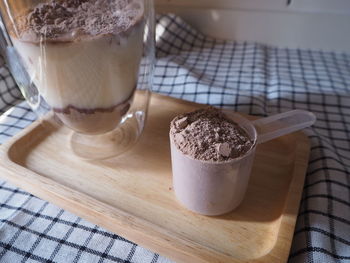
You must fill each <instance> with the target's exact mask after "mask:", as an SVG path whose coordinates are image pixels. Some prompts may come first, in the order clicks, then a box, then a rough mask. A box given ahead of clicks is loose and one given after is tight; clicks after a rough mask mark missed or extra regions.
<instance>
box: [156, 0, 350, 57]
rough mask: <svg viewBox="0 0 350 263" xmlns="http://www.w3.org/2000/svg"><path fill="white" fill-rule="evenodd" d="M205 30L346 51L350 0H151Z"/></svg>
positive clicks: (224, 35)
mask: <svg viewBox="0 0 350 263" xmlns="http://www.w3.org/2000/svg"><path fill="white" fill-rule="evenodd" d="M156 4H157V9H158V11H160V12H173V13H176V14H179V15H180V16H182V17H183V18H184V19H185V20H186V21H188V22H189V23H191V24H192V25H194V26H195V27H196V28H198V29H199V30H200V31H202V32H203V33H205V34H208V35H211V36H214V37H218V38H229V39H234V40H240V41H257V42H261V43H266V44H271V45H277V46H281V47H291V48H298V47H301V48H311V49H322V50H335V51H348V52H350V0H290V1H288V0H156Z"/></svg>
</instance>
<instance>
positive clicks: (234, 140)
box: [170, 107, 253, 162]
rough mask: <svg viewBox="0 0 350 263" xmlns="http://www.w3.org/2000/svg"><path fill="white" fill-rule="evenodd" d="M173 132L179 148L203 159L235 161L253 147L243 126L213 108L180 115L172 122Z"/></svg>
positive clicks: (171, 131)
mask: <svg viewBox="0 0 350 263" xmlns="http://www.w3.org/2000/svg"><path fill="white" fill-rule="evenodd" d="M170 134H171V136H172V138H173V141H174V144H175V145H176V147H177V148H178V149H179V150H180V151H182V152H183V153H184V154H186V155H189V156H191V157H192V158H195V159H197V160H203V161H213V162H222V161H228V160H232V159H235V158H238V157H240V156H243V155H244V154H245V153H247V152H248V151H249V150H250V149H251V148H252V146H253V142H252V140H251V139H250V138H249V136H248V134H247V133H246V132H245V131H244V130H243V129H242V128H240V127H239V126H238V125H237V124H236V123H235V122H233V121H232V120H230V119H229V118H228V117H227V116H226V115H225V114H224V113H223V112H221V111H220V110H218V109H216V108H213V107H208V108H205V109H200V110H197V111H194V112H190V113H186V114H182V115H179V116H178V117H176V118H175V119H174V120H173V121H172V122H171V125H170Z"/></svg>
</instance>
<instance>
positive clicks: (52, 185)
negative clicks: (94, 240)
mask: <svg viewBox="0 0 350 263" xmlns="http://www.w3.org/2000/svg"><path fill="white" fill-rule="evenodd" d="M152 97H164V96H163V95H158V94H152ZM168 98H169V97H167V99H168ZM170 99H174V100H178V101H181V102H182V103H183V100H180V99H175V98H170ZM252 118H254V117H252ZM41 123H42V120H37V121H35V122H33V123H32V124H30V125H29V126H28V127H27V128H25V129H23V130H22V131H21V132H20V133H18V134H16V135H15V136H14V137H12V138H11V139H9V141H8V142H6V143H4V144H3V145H0V162H1V163H2V164H3V165H1V166H0V171H1V175H0V176H1V177H2V178H3V179H5V180H7V181H9V182H10V183H13V184H14V185H16V186H18V187H20V188H22V189H24V190H26V191H28V192H30V193H33V194H34V195H35V196H37V197H39V198H41V199H43V200H47V201H49V202H51V203H53V204H55V205H57V206H59V207H61V208H63V209H66V210H67V211H70V212H71V213H73V214H75V215H77V216H79V217H82V218H84V219H86V220H88V221H91V222H93V223H94V224H97V225H100V226H102V227H104V228H106V229H107V230H109V231H111V232H114V233H117V234H118V235H120V236H123V237H125V238H126V239H129V240H130V241H133V242H135V243H137V244H139V245H141V246H143V247H145V248H147V249H150V250H153V251H155V252H156V253H159V254H162V255H164V256H166V257H169V258H170V259H174V260H176V262H189V261H188V260H189V259H193V260H196V261H195V262H203V263H208V262H232V263H243V262H252V263H260V262H261V263H263V262H269V263H270V262H271V263H272V262H276V263H277V262H282V261H281V260H286V261H287V259H288V255H289V250H290V246H291V241H292V238H293V233H294V227H295V223H296V219H297V215H298V208H299V202H300V200H301V193H302V189H303V185H304V179H305V174H306V169H307V165H308V162H307V161H305V158H304V161H303V163H304V165H303V166H302V167H300V163H299V162H298V161H297V159H295V161H294V168H293V175H292V180H291V182H290V187H289V192H288V194H287V195H286V201H285V207H284V210H283V213H282V215H281V217H280V218H278V219H277V220H280V224H279V226H280V229H279V232H278V235H277V240H276V243H275V246H274V247H273V248H272V250H271V251H270V252H269V253H268V254H267V255H265V256H263V257H261V258H257V259H254V260H240V259H235V258H232V257H231V256H229V255H224V254H222V253H218V252H217V251H215V250H213V249H211V248H208V247H203V246H202V245H200V244H197V243H195V242H193V241H191V240H189V239H186V238H184V237H182V236H181V235H179V234H176V233H173V232H170V231H167V230H164V229H162V228H161V227H159V226H157V225H155V224H153V223H152V222H149V221H147V220H144V219H142V218H139V217H137V216H134V215H132V214H129V213H127V212H125V211H123V210H121V209H118V208H116V207H113V206H111V205H108V204H105V203H104V202H102V201H98V200H96V199H94V198H93V197H91V196H89V195H86V194H84V193H81V192H79V191H77V190H73V189H71V188H69V187H67V186H64V185H62V184H60V183H57V182H56V181H54V180H52V179H49V178H46V177H44V176H42V175H40V174H37V173H35V172H33V171H31V170H29V169H27V168H25V167H23V166H21V165H19V164H17V163H15V162H14V161H12V160H11V157H10V156H9V152H10V151H11V149H12V147H13V146H14V145H15V144H16V143H17V142H18V141H19V140H20V139H21V138H22V137H25V136H28V134H31V132H33V131H34V130H35V129H39V128H40V125H41ZM293 136H297V137H298V144H297V146H296V150H295V152H296V156H295V157H296V158H297V157H300V156H298V153H300V152H302V151H305V150H306V151H305V152H306V154H305V155H307V156H304V157H306V159H307V160H308V156H309V153H310V141H309V138H308V137H307V136H306V135H305V134H304V133H303V132H296V133H294V134H293ZM300 159H303V158H300ZM298 165H299V167H297V166H298ZM78 197H79V198H78ZM82 197H83V198H82ZM82 200H84V202H82ZM72 206H74V207H75V209H74V211H72V210H71V207H72ZM96 206H98V207H100V208H101V209H100V210H94V209H92V208H91V207H96ZM286 211H289V213H286ZM96 219H97V220H96ZM281 225H284V226H289V227H286V229H283V231H281ZM125 229H127V230H125ZM288 237H289V238H290V242H289V246H288V249H287V248H286V247H285V245H283V244H281V242H279V241H282V240H283V239H288ZM281 251H284V253H283V254H284V256H283V259H282V258H281V257H276V255H275V254H279V255H280V254H281ZM276 252H278V253H276ZM179 255H180V256H179ZM192 262H193V261H192Z"/></svg>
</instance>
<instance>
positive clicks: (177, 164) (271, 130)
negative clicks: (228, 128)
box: [170, 110, 316, 215]
mask: <svg viewBox="0 0 350 263" xmlns="http://www.w3.org/2000/svg"><path fill="white" fill-rule="evenodd" d="M224 112H225V114H226V116H227V117H228V118H230V119H231V120H233V121H234V122H236V123H237V124H238V125H239V126H240V127H241V128H243V129H244V130H245V131H246V133H247V134H248V135H249V137H250V138H251V140H252V142H253V147H252V148H251V149H250V150H249V151H248V152H247V153H245V155H243V156H241V157H239V158H235V159H232V160H229V161H224V162H212V161H202V160H197V159H194V158H192V157H190V156H188V155H185V154H184V153H183V152H181V151H180V150H179V149H178V148H177V147H176V145H175V144H174V142H173V139H172V136H171V134H170V145H171V161H172V171H173V186H174V191H175V195H176V197H177V199H178V201H179V202H180V203H181V204H182V205H183V206H185V207H186V208H187V209H189V210H191V211H193V212H196V213H199V214H203V215H221V214H225V213H228V212H230V211H232V210H233V209H235V208H236V207H237V206H238V205H239V204H240V203H241V202H242V200H243V198H244V195H245V193H246V190H247V186H248V181H249V177H250V172H251V168H252V166H253V161H254V155H255V150H256V146H257V145H258V144H260V143H264V142H267V141H269V140H272V139H275V138H277V137H280V136H283V135H286V134H289V133H292V132H294V131H298V130H301V129H303V128H306V127H309V126H311V125H312V124H314V123H315V121H316V117H315V115H314V114H313V113H311V112H308V111H303V110H292V111H288V112H284V113H281V114H277V115H273V116H270V117H267V118H262V119H259V120H256V121H249V120H248V119H246V118H244V117H242V116H241V115H239V114H237V113H233V112H232V111H224Z"/></svg>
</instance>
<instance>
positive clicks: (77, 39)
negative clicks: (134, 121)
mask: <svg viewBox="0 0 350 263" xmlns="http://www.w3.org/2000/svg"><path fill="white" fill-rule="evenodd" d="M144 24H145V23H144V4H143V0H51V1H48V2H45V3H40V4H38V5H37V6H35V7H34V8H32V9H31V10H28V11H27V12H25V13H24V14H21V15H20V16H18V17H16V18H15V25H16V27H14V28H13V30H11V32H10V34H11V38H12V41H13V43H14V46H15V48H16V49H17V51H18V53H19V54H20V56H21V57H22V59H23V61H24V64H25V66H26V68H27V71H28V73H29V75H30V77H31V79H32V81H33V83H34V84H35V85H36V87H37V88H38V90H39V93H40V95H41V96H42V97H43V98H44V99H45V100H46V102H47V103H48V104H49V105H50V106H51V107H52V109H53V111H54V112H55V114H56V115H57V116H58V117H59V119H60V120H61V121H62V122H63V123H64V124H65V125H67V126H68V127H70V128H72V129H73V130H75V131H78V132H82V133H86V134H100V133H104V132H108V131H111V130H113V129H114V128H115V127H116V126H118V124H119V123H120V121H121V119H122V117H123V116H124V115H125V114H126V112H127V111H128V109H129V108H130V105H131V102H132V98H133V94H134V92H135V89H136V86H137V77H138V70H139V65H140V61H141V57H142V52H143V36H144Z"/></svg>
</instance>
